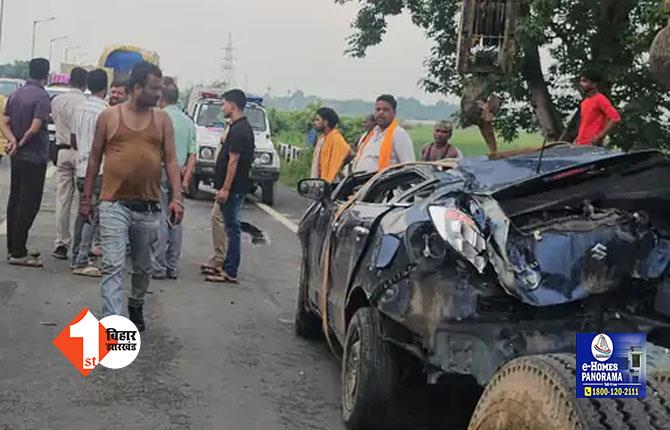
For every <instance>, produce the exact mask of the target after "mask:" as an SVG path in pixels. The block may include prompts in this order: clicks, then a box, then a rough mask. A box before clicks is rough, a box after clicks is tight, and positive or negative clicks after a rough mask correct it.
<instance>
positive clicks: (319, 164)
mask: <svg viewBox="0 0 670 430" xmlns="http://www.w3.org/2000/svg"><path fill="white" fill-rule="evenodd" d="M339 122H340V118H339V117H338V116H337V113H335V111H334V110H333V109H331V108H327V107H324V108H321V109H319V110H318V111H317V112H316V116H315V117H314V128H316V130H317V131H318V132H319V133H321V137H320V138H319V140H318V141H317V143H316V146H315V147H314V157H313V159H312V171H311V177H312V178H320V179H323V180H325V181H328V182H333V181H335V180H336V179H337V178H338V176H339V175H340V173H341V171H342V168H343V167H344V166H345V165H346V164H347V163H348V162H349V161H351V159H352V158H353V153H352V151H351V147H350V146H349V144H348V143H347V141H346V140H345V139H344V136H342V133H340V131H339V130H338V129H337V125H338V124H339Z"/></svg>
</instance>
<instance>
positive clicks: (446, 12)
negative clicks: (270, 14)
mask: <svg viewBox="0 0 670 430" xmlns="http://www.w3.org/2000/svg"><path fill="white" fill-rule="evenodd" d="M335 1H336V2H337V3H347V2H349V1H351V0H335ZM519 1H520V17H519V22H518V28H517V58H516V62H515V66H514V70H513V71H512V73H511V74H510V75H509V76H502V77H499V78H498V79H497V92H498V93H500V94H501V95H502V96H503V99H504V100H505V104H504V108H503V110H502V112H501V113H500V114H499V115H498V118H497V120H496V127H497V128H498V130H499V131H500V132H501V133H502V134H503V137H505V138H506V139H511V138H514V137H515V135H516V133H517V132H518V130H520V129H525V130H528V131H533V130H534V129H536V128H540V129H541V131H542V132H543V133H544V135H545V136H547V137H548V138H556V137H557V136H558V135H559V134H560V133H561V132H562V131H563V129H564V127H565V124H566V122H567V121H568V120H569V119H570V117H571V116H572V115H573V114H574V112H575V111H576V109H577V107H578V105H579V102H580V99H581V97H580V95H579V93H578V91H577V89H576V86H575V83H576V77H577V75H578V74H579V71H580V70H581V69H583V68H584V67H595V68H598V69H599V70H601V71H602V72H603V73H604V75H605V77H606V79H607V81H608V83H609V88H608V90H609V91H608V92H609V95H610V96H611V98H612V101H613V102H614V104H615V105H616V106H617V107H618V108H619V110H620V111H621V113H622V116H623V121H622V123H621V124H620V125H618V126H617V128H616V129H615V133H614V135H613V139H612V143H613V144H615V145H617V146H620V147H622V148H624V149H630V148H632V147H639V148H642V147H660V146H668V145H670V126H669V124H668V118H669V115H670V95H668V93H667V92H665V91H664V90H663V89H662V88H661V86H660V85H659V84H658V83H657V82H656V81H655V80H654V79H653V78H652V77H651V75H650V71H649V66H648V64H647V60H648V49H649V46H650V45H651V42H652V40H653V38H654V36H655V35H656V33H657V32H658V31H659V30H660V29H661V28H662V27H663V26H664V25H665V24H666V21H667V17H666V16H665V14H664V9H663V3H662V2H661V1H659V0H588V1H587V0H519ZM360 2H361V8H360V10H359V12H358V15H357V17H356V19H355V21H354V23H353V25H352V26H353V27H354V29H355V31H354V34H353V35H351V36H350V38H349V49H348V53H349V54H350V55H353V56H355V57H362V56H364V55H365V53H366V50H367V49H368V48H369V47H371V46H374V45H377V44H379V43H380V42H381V41H382V38H383V36H384V34H385V32H386V30H387V24H388V17H389V16H395V15H399V14H401V13H403V12H405V11H407V12H409V15H410V16H411V19H412V21H413V22H414V23H415V24H416V25H418V26H419V27H421V28H422V29H423V30H424V31H425V33H426V36H427V37H429V38H430V39H432V40H433V42H434V44H433V47H432V49H431V55H430V57H429V58H428V59H426V63H425V66H426V69H427V76H426V77H425V78H424V79H423V80H422V81H421V84H422V86H423V87H424V88H425V90H427V91H428V92H431V93H443V94H460V92H461V89H462V85H463V77H462V76H459V74H458V73H457V72H456V70H455V65H456V48H457V37H458V36H457V29H458V18H459V10H460V4H461V2H460V1H459V0H360ZM540 59H542V62H540Z"/></svg>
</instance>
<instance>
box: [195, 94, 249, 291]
mask: <svg viewBox="0 0 670 430" xmlns="http://www.w3.org/2000/svg"><path fill="white" fill-rule="evenodd" d="M246 104H247V97H246V95H245V94H244V92H242V90H238V89H234V90H230V91H227V92H226V93H225V94H224V95H223V115H224V116H225V117H226V118H229V119H230V120H231V121H232V122H231V124H230V127H229V131H228V135H227V136H226V140H225V142H224V143H223V149H222V150H221V152H220V153H219V156H218V158H217V160H216V168H215V171H214V187H215V188H216V189H218V190H219V191H218V192H217V193H216V196H215V198H216V201H217V202H218V203H219V204H220V206H221V212H222V213H223V219H224V223H225V228H226V233H227V236H228V249H227V251H226V258H225V260H224V262H223V270H222V271H221V272H220V273H219V274H218V275H210V276H208V277H207V280H208V281H211V282H230V283H237V271H238V269H239V266H240V253H241V249H240V247H241V241H240V234H241V228H240V227H241V226H240V211H241V210H242V203H243V202H244V196H245V194H247V193H248V192H249V191H250V190H251V186H252V184H251V180H250V178H249V171H250V170H251V164H252V163H253V159H254V149H255V144H254V131H253V129H252V128H251V125H249V121H247V118H246V116H245V115H244V108H245V107H246Z"/></svg>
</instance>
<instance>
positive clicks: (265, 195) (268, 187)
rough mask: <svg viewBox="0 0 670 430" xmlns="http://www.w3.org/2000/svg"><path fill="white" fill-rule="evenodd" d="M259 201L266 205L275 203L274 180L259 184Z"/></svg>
mask: <svg viewBox="0 0 670 430" xmlns="http://www.w3.org/2000/svg"><path fill="white" fill-rule="evenodd" d="M261 202H263V203H264V204H266V205H268V206H272V205H274V204H275V182H265V183H263V184H262V185H261Z"/></svg>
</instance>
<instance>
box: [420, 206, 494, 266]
mask: <svg viewBox="0 0 670 430" xmlns="http://www.w3.org/2000/svg"><path fill="white" fill-rule="evenodd" d="M428 211H429V212H430V218H431V220H432V221H433V224H434V225H435V229H436V230H437V232H438V234H439V235H440V237H441V238H442V239H443V240H444V241H445V242H447V243H448V244H449V245H450V246H451V247H452V248H453V249H454V251H456V252H457V253H458V254H460V255H461V256H463V257H465V259H466V260H468V261H469V262H470V263H471V264H472V265H473V266H475V268H476V269H477V270H478V271H479V272H480V273H482V272H483V271H484V268H485V267H486V258H485V254H484V251H485V250H486V239H484V235H483V234H482V233H481V232H480V231H479V228H478V227H477V224H476V223H475V221H474V220H473V219H472V218H471V217H470V216H469V215H468V214H466V213H465V212H463V211H460V210H458V209H454V208H447V207H443V206H431V207H430V208H429V209H428Z"/></svg>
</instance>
